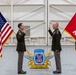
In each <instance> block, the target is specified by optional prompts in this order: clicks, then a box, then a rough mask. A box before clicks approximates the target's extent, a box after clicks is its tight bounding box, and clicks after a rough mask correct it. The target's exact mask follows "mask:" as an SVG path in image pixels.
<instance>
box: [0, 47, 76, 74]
mask: <svg viewBox="0 0 76 75" xmlns="http://www.w3.org/2000/svg"><path fill="white" fill-rule="evenodd" d="M36 48H43V49H44V50H45V53H46V52H49V50H50V46H49V47H27V49H28V50H29V51H30V52H31V53H33V51H34V49H36ZM15 49H16V48H15V47H4V48H3V58H2V59H0V75H18V74H17V52H16V50H15ZM62 49H63V51H62V52H61V59H62V74H61V75H76V51H75V49H74V46H63V47H62ZM25 55H26V53H25ZM52 55H53V53H52ZM50 61H51V63H52V66H50V67H49V69H30V67H29V66H28V60H27V59H26V58H24V63H23V69H24V70H26V71H27V74H26V75H53V73H52V71H53V70H55V61H54V58H52V59H51V60H50Z"/></svg>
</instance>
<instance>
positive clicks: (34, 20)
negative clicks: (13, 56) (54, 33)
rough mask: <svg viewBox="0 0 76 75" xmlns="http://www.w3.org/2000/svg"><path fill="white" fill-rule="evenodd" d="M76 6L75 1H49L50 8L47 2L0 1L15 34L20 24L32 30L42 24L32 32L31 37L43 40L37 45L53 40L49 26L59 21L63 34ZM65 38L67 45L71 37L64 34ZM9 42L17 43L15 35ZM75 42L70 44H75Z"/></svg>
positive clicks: (29, 0)
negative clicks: (48, 30)
mask: <svg viewBox="0 0 76 75" xmlns="http://www.w3.org/2000/svg"><path fill="white" fill-rule="evenodd" d="M75 4H76V1H75V0H48V6H47V1H46V0H5V1H4V0H0V11H1V12H2V14H3V15H4V16H5V18H6V19H7V20H8V21H9V23H10V24H11V26H12V27H13V29H14V31H15V32H17V30H18V27H17V25H18V23H20V22H22V23H23V24H24V25H25V26H30V28H32V27H34V26H37V25H39V24H41V25H39V26H37V27H35V28H33V29H31V30H30V37H37V40H43V41H41V42H38V41H36V44H38V45H39V44H45V45H46V44H47V43H48V42H49V41H50V40H51V39H49V38H50V35H49V34H48V32H47V27H48V25H50V26H52V24H50V22H54V21H57V22H58V23H59V25H60V31H61V32H62V31H63V29H64V28H65V27H66V26H67V24H68V22H69V21H70V19H71V18H72V16H73V15H74V13H75V12H76V5H75ZM47 8H48V11H47ZM34 10H35V11H34ZM47 14H48V15H47ZM47 24H48V25H47ZM47 35H48V37H47ZM13 37H14V39H13ZM38 37H39V38H38ZM63 37H64V41H63V42H62V43H63V44H66V43H65V41H66V40H67V39H69V37H70V36H69V35H68V34H67V33H64V34H63ZM67 37H68V38H67ZM70 38H71V37H70ZM47 39H48V41H47ZM14 40H15V41H14ZM71 40H72V39H71ZM31 41H32V40H31ZM72 41H73V40H72ZM9 42H10V43H11V44H13V43H15V42H16V39H15V34H14V35H12V38H11V39H10V41H8V43H9ZM28 42H30V41H28ZM67 42H69V41H67ZM73 42H74V41H73ZM73 42H70V43H68V44H74V43H73ZM30 44H31V42H30ZM49 44H50V42H49Z"/></svg>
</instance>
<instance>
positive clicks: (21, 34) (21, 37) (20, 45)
mask: <svg viewBox="0 0 76 75" xmlns="http://www.w3.org/2000/svg"><path fill="white" fill-rule="evenodd" d="M18 28H19V30H18V32H17V34H16V38H17V49H16V50H17V52H18V74H26V71H23V70H22V65H23V56H24V52H25V51H26V46H25V35H26V29H25V27H24V25H23V24H22V23H19V24H18Z"/></svg>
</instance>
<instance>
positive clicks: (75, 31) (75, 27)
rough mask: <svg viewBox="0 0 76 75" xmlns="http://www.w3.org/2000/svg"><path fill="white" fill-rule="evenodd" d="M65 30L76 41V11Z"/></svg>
mask: <svg viewBox="0 0 76 75" xmlns="http://www.w3.org/2000/svg"><path fill="white" fill-rule="evenodd" d="M64 31H66V32H68V33H69V34H70V35H71V36H72V38H73V39H74V40H75V41H76V13H75V14H74V16H73V17H72V19H71V20H70V22H69V23H68V25H67V26H66V28H65V29H64Z"/></svg>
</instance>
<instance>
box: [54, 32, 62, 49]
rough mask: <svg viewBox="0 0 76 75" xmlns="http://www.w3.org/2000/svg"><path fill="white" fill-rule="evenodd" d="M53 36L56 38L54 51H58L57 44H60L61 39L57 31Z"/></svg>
mask: <svg viewBox="0 0 76 75" xmlns="http://www.w3.org/2000/svg"><path fill="white" fill-rule="evenodd" d="M55 36H56V49H57V50H58V48H59V44H60V39H61V33H60V32H59V31H57V32H56V33H55Z"/></svg>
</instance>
